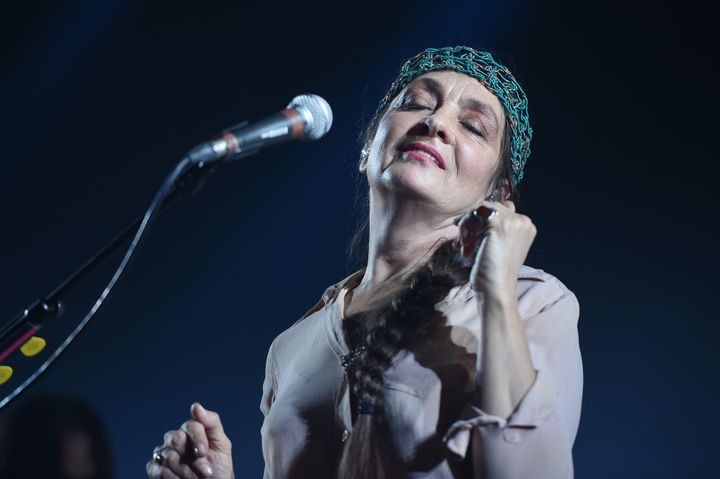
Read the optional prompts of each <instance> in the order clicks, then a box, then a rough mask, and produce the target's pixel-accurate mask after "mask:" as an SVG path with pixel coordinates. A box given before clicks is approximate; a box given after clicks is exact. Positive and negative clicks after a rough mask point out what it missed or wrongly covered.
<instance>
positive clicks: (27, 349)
mask: <svg viewBox="0 0 720 479" xmlns="http://www.w3.org/2000/svg"><path fill="white" fill-rule="evenodd" d="M45 344H46V343H45V340H44V339H43V338H39V337H37V336H33V337H32V338H30V339H28V340H27V342H26V343H25V344H23V345H22V346H20V352H21V353H23V355H25V356H27V357H29V358H31V357H33V356H35V355H36V354H38V353H39V352H40V351H42V350H43V349H45Z"/></svg>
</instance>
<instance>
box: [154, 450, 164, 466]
mask: <svg viewBox="0 0 720 479" xmlns="http://www.w3.org/2000/svg"><path fill="white" fill-rule="evenodd" d="M152 462H154V463H155V464H158V465H160V466H164V465H165V456H163V455H162V454H160V453H159V452H153V455H152Z"/></svg>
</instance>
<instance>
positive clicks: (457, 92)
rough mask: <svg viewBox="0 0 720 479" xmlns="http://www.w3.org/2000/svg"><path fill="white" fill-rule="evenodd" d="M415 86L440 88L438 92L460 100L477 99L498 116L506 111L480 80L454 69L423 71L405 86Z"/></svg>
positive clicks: (410, 87) (431, 88) (409, 87)
mask: <svg viewBox="0 0 720 479" xmlns="http://www.w3.org/2000/svg"><path fill="white" fill-rule="evenodd" d="M413 88H426V89H429V90H431V91H433V90H438V93H442V94H443V95H444V96H446V97H448V98H450V99H452V100H455V101H458V102H460V101H467V100H475V101H477V102H480V103H483V104H485V105H487V106H488V107H490V108H491V109H492V110H493V111H494V112H495V114H496V115H497V116H498V118H502V116H503V113H504V109H503V106H502V104H501V103H500V100H498V98H497V97H496V96H495V95H494V94H493V93H492V92H491V91H490V90H488V89H487V88H486V87H485V86H484V85H483V84H482V83H480V81H478V80H477V79H475V78H473V77H471V76H468V75H465V74H464V73H458V72H456V71H452V70H440V71H432V72H427V73H423V74H422V75H419V76H418V77H416V78H414V79H413V80H412V81H411V82H410V83H408V84H407V86H406V87H405V89H406V90H407V89H413Z"/></svg>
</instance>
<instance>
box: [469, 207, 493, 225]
mask: <svg viewBox="0 0 720 479" xmlns="http://www.w3.org/2000/svg"><path fill="white" fill-rule="evenodd" d="M497 214H498V210H496V209H495V208H490V207H489V206H485V205H482V206H480V207H478V208H476V209H474V210H473V215H474V216H477V217H479V218H480V219H482V220H483V221H485V222H489V221H490V220H492V219H493V218H494V217H495V216H497Z"/></svg>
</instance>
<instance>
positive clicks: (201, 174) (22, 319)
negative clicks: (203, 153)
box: [0, 149, 258, 409]
mask: <svg viewBox="0 0 720 479" xmlns="http://www.w3.org/2000/svg"><path fill="white" fill-rule="evenodd" d="M257 152H258V150H257V149H253V150H248V151H242V152H237V153H236V154H234V155H232V158H225V159H224V160H222V161H227V160H229V159H232V160H235V159H238V158H244V157H246V156H249V155H252V154H255V153H257ZM191 153H192V150H191ZM191 153H190V154H189V155H188V156H186V157H185V158H184V159H183V161H182V162H180V163H179V164H178V166H177V167H176V169H177V168H181V166H182V170H184V171H182V170H181V171H180V172H177V171H175V172H173V173H172V174H175V173H177V177H176V179H175V180H174V181H173V182H172V184H171V185H170V189H169V191H168V192H166V193H164V197H163V191H162V188H161V190H160V192H159V193H158V195H157V196H156V200H157V199H158V197H160V198H161V200H160V203H159V204H158V205H157V208H156V209H155V210H154V211H152V210H153V206H154V203H153V205H151V206H150V208H149V209H148V212H147V213H146V214H145V215H143V216H141V217H139V218H138V219H137V220H136V221H135V222H133V223H132V224H131V225H129V226H128V227H127V228H125V229H124V230H123V231H122V232H120V233H119V234H118V235H117V236H116V237H115V238H114V239H113V240H112V241H110V243H108V244H107V246H105V247H104V248H102V249H101V250H100V251H99V252H97V253H96V254H95V255H94V256H92V257H91V258H90V259H89V260H87V261H86V262H85V264H83V265H82V266H81V267H80V268H79V269H78V270H77V271H75V273H73V274H72V275H71V276H70V277H68V278H67V279H66V280H65V281H63V282H62V283H61V284H60V285H59V286H58V287H57V288H55V289H54V290H53V291H52V292H51V293H50V294H48V295H46V296H44V297H42V298H40V299H37V300H35V301H34V302H32V303H31V304H30V305H29V306H28V307H27V308H25V309H24V310H23V311H21V312H20V313H19V314H17V315H16V316H15V317H14V318H13V319H12V320H10V322H8V323H7V324H6V325H5V326H3V327H2V328H1V329H0V363H2V361H4V360H5V359H6V358H7V357H8V356H10V355H11V354H12V353H13V352H15V351H16V350H18V349H19V348H20V347H21V346H22V345H23V344H25V343H26V342H27V340H28V339H30V338H31V337H32V336H33V334H35V333H36V332H37V331H38V330H40V328H42V326H43V325H44V323H45V322H46V321H47V320H54V319H58V318H60V317H61V316H62V313H63V297H64V296H65V295H66V294H67V293H68V292H69V291H71V290H72V289H73V287H75V286H76V285H77V284H78V283H79V282H80V281H81V280H82V279H83V278H84V277H85V276H87V275H88V273H90V271H92V270H93V269H94V268H95V267H96V266H98V265H99V264H101V263H102V262H103V261H104V260H105V259H107V258H108V257H109V256H110V255H111V254H112V253H113V252H115V251H116V250H117V249H118V248H119V247H120V245H122V244H123V243H125V242H126V241H127V240H128V239H130V238H131V237H133V235H136V234H137V233H138V232H139V231H140V229H141V228H143V222H146V225H145V226H147V225H149V223H150V221H151V220H152V218H154V217H155V216H156V215H157V214H159V213H161V212H163V211H165V210H167V209H168V207H169V206H170V205H172V204H173V203H174V202H175V201H176V200H177V199H178V197H180V196H181V195H186V196H190V195H194V194H196V193H197V192H198V191H200V189H201V188H202V186H203V185H204V183H205V180H206V179H207V177H208V176H209V174H210V173H211V172H212V171H214V170H215V168H216V167H217V166H218V165H219V164H220V163H222V161H217V162H202V161H200V162H197V161H192V160H191V158H190V155H191ZM172 174H171V175H172ZM168 178H171V177H168ZM166 181H168V180H166ZM165 186H166V185H165V184H163V188H165ZM148 214H149V216H148ZM143 232H144V231H143ZM140 236H142V234H140V235H139V236H138V237H136V238H135V242H134V243H133V244H132V245H131V247H130V249H129V250H128V254H127V255H126V257H125V259H124V262H123V263H124V264H121V265H120V267H119V268H118V270H117V271H116V276H115V277H114V278H113V280H111V282H110V283H109V284H108V287H107V288H106V289H105V291H104V292H103V295H101V297H100V299H99V300H98V302H97V303H96V305H95V306H94V307H93V309H92V310H91V311H90V312H89V313H88V315H86V317H85V320H84V321H83V322H82V323H81V324H80V326H78V328H76V329H75V331H73V333H71V334H70V336H69V337H68V339H66V341H65V342H64V343H63V344H62V345H61V346H60V347H59V348H58V349H57V350H56V351H55V354H53V356H52V357H51V358H49V359H48V360H47V361H45V363H44V364H43V365H42V366H41V367H40V368H39V369H38V370H37V371H36V372H35V373H34V374H33V375H31V376H30V378H28V379H27V380H26V381H25V382H24V383H23V384H21V385H20V386H18V387H17V388H16V389H15V390H14V391H13V392H12V393H11V394H9V395H7V396H5V399H3V400H2V401H0V409H2V408H3V407H4V406H5V405H7V404H8V403H9V402H10V401H11V400H12V399H14V398H15V397H17V396H18V395H19V394H20V393H21V392H22V391H23V390H24V389H25V388H26V387H27V386H29V385H30V384H31V383H32V382H33V381H35V379H37V377H39V375H40V374H41V373H42V372H44V371H45V370H46V369H47V367H48V366H50V364H51V363H52V362H54V360H55V359H57V357H58V356H59V354H60V353H61V352H62V351H64V349H65V348H66V347H67V346H68V345H69V344H70V342H71V341H72V340H73V339H74V338H75V335H76V334H77V333H79V332H80V330H81V329H82V327H84V325H85V323H86V322H87V320H89V319H90V318H91V317H92V316H93V315H94V314H95V313H96V312H97V310H98V309H99V307H100V305H101V304H102V300H104V299H105V297H106V295H107V294H108V293H109V290H110V289H111V288H112V287H113V286H114V285H115V282H114V281H115V280H117V279H119V277H120V274H121V272H122V269H123V268H124V267H125V266H126V265H127V261H128V260H129V257H130V255H131V254H132V252H133V248H134V246H137V244H138V243H139V240H140ZM0 387H1V385H0ZM0 397H2V396H0Z"/></svg>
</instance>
